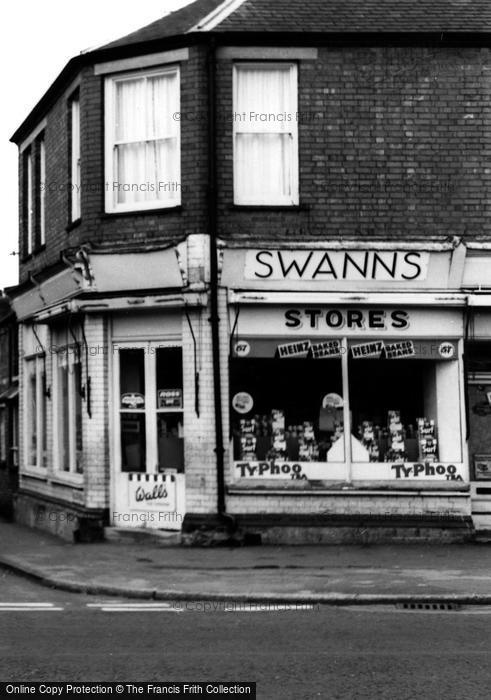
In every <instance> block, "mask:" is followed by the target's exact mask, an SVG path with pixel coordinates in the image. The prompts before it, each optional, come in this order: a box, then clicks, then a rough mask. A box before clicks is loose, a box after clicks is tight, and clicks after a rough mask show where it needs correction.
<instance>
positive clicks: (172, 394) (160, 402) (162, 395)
mask: <svg viewBox="0 0 491 700" xmlns="http://www.w3.org/2000/svg"><path fill="white" fill-rule="evenodd" d="M157 408H182V389H159V390H158V391H157Z"/></svg>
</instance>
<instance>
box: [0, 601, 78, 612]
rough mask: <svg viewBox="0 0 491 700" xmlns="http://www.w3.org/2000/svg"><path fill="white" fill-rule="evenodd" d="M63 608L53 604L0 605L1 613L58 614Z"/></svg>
mask: <svg viewBox="0 0 491 700" xmlns="http://www.w3.org/2000/svg"><path fill="white" fill-rule="evenodd" d="M64 609H65V608H60V607H57V606H55V604H54V603H0V613H2V612H59V611H61V610H64Z"/></svg>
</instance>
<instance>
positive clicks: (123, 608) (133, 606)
mask: <svg viewBox="0 0 491 700" xmlns="http://www.w3.org/2000/svg"><path fill="white" fill-rule="evenodd" d="M87 607H88V608H96V609H98V610H102V611H103V612H147V611H152V612H182V610H179V609H176V608H175V607H173V606H172V605H171V604H170V603H121V602H120V603H87Z"/></svg>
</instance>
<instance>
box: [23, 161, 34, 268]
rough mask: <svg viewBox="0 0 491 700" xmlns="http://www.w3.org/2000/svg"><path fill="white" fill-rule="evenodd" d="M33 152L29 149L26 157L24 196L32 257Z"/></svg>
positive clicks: (28, 250) (28, 252)
mask: <svg viewBox="0 0 491 700" xmlns="http://www.w3.org/2000/svg"><path fill="white" fill-rule="evenodd" d="M33 160H34V158H33V151H32V148H30V149H29V151H28V153H27V155H26V162H25V167H26V171H27V172H26V179H25V183H26V192H24V196H25V198H26V205H25V212H26V217H27V221H26V234H27V255H31V253H32V251H33V249H34V197H33V183H34V178H33Z"/></svg>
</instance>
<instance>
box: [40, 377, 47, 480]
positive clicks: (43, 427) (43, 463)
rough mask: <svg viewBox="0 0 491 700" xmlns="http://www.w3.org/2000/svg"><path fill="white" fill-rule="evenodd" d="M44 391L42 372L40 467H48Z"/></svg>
mask: <svg viewBox="0 0 491 700" xmlns="http://www.w3.org/2000/svg"><path fill="white" fill-rule="evenodd" d="M45 391H46V375H45V373H44V372H43V373H42V374H41V392H42V394H41V402H42V411H41V425H40V426H39V432H40V438H41V465H40V466H42V467H47V466H48V426H47V422H46V416H47V411H48V398H47V396H46V395H45V393H44V392H45Z"/></svg>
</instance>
